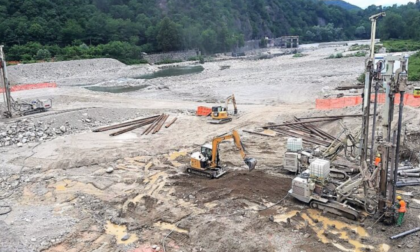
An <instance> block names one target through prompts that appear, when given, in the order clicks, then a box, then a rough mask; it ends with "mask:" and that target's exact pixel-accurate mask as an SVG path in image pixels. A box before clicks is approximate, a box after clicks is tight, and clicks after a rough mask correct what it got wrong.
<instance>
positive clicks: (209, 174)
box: [186, 168, 227, 179]
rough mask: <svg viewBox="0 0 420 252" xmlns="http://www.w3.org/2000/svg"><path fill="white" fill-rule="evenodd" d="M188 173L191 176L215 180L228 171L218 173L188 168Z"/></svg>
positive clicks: (220, 170)
mask: <svg viewBox="0 0 420 252" xmlns="http://www.w3.org/2000/svg"><path fill="white" fill-rule="evenodd" d="M186 172H187V173H190V174H194V175H198V176H202V177H206V178H209V179H214V178H220V177H221V176H223V175H224V174H225V173H226V172H227V171H225V170H222V169H219V170H218V171H211V170H210V171H209V170H197V169H194V168H187V170H186Z"/></svg>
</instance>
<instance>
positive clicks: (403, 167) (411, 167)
mask: <svg viewBox="0 0 420 252" xmlns="http://www.w3.org/2000/svg"><path fill="white" fill-rule="evenodd" d="M412 169H414V167H413V166H400V167H398V171H406V170H412Z"/></svg>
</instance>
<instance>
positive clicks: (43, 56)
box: [35, 49, 51, 60]
mask: <svg viewBox="0 0 420 252" xmlns="http://www.w3.org/2000/svg"><path fill="white" fill-rule="evenodd" d="M35 58H36V59H37V60H49V59H51V53H50V51H48V50H47V49H39V50H38V52H37V53H36V56H35Z"/></svg>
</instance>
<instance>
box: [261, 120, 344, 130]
mask: <svg viewBox="0 0 420 252" xmlns="http://www.w3.org/2000/svg"><path fill="white" fill-rule="evenodd" d="M338 119H340V118H326V119H319V120H311V121H302V122H292V123H283V124H277V125H268V126H264V127H263V129H270V128H277V127H282V126H289V125H299V124H305V123H314V122H330V121H335V120H338Z"/></svg>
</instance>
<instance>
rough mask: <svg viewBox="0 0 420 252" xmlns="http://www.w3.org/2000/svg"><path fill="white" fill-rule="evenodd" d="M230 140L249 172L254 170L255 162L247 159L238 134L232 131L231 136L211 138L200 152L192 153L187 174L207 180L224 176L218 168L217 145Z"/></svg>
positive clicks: (221, 169)
mask: <svg viewBox="0 0 420 252" xmlns="http://www.w3.org/2000/svg"><path fill="white" fill-rule="evenodd" d="M230 139H233V141H234V143H235V145H236V147H237V148H238V149H239V152H240V153H241V156H242V158H243V160H244V162H245V164H246V165H247V166H248V168H249V171H252V170H253V169H255V166H256V165H257V160H255V159H254V158H249V157H247V155H246V154H245V148H244V146H243V145H242V142H241V139H240V137H239V134H238V132H237V131H236V130H233V131H232V134H228V135H222V136H217V137H215V138H213V141H212V143H211V144H205V145H203V146H201V151H200V152H195V153H193V154H192V155H191V167H190V168H188V169H187V172H188V173H194V174H197V175H202V176H206V177H208V178H219V177H221V176H222V175H223V174H225V173H226V171H225V170H224V169H223V168H222V167H221V166H219V162H220V159H219V144H220V143H221V142H223V141H225V140H230Z"/></svg>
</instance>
